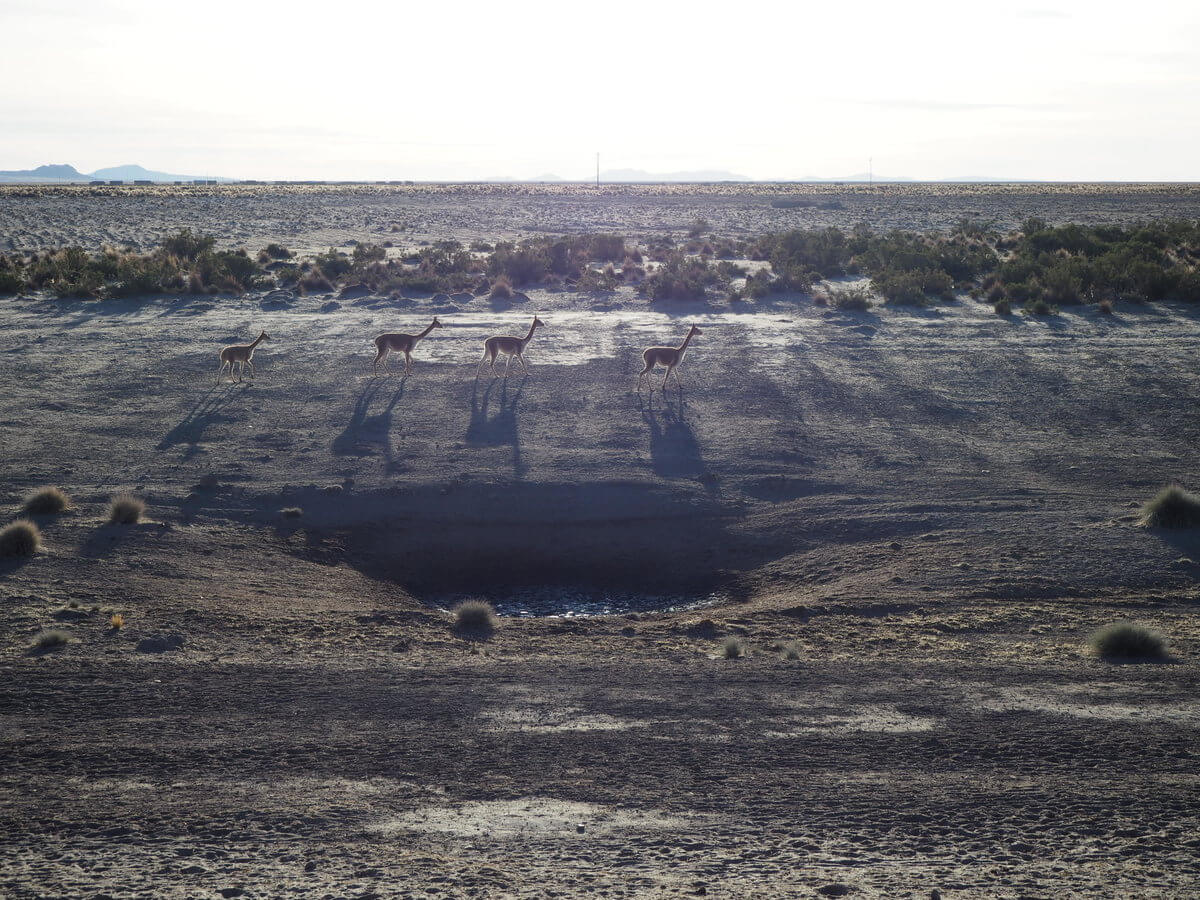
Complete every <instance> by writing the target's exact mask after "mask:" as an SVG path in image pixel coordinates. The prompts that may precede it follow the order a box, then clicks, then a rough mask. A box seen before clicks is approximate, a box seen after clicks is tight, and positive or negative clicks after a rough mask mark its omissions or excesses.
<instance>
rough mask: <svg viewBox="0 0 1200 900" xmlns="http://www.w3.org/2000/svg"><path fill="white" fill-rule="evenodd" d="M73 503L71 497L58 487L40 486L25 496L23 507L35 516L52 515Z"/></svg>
mask: <svg viewBox="0 0 1200 900" xmlns="http://www.w3.org/2000/svg"><path fill="white" fill-rule="evenodd" d="M70 505H71V498H70V497H68V496H67V495H66V494H64V493H63V492H62V491H60V490H59V489H58V488H56V487H44V488H38V489H37V490H36V491H34V492H33V493H32V494H30V495H29V496H28V497H26V498H25V503H24V505H23V506H22V509H24V511H25V512H26V513H29V514H30V515H34V516H52V515H55V514H56V513H60V512H63V511H64V510H66V509H67V508H68V507H69V506H70Z"/></svg>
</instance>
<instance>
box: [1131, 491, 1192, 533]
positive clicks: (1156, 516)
mask: <svg viewBox="0 0 1200 900" xmlns="http://www.w3.org/2000/svg"><path fill="white" fill-rule="evenodd" d="M1139 522H1140V524H1141V525H1142V526H1144V527H1146V528H1196V527H1197V526H1200V497H1198V496H1196V495H1195V494H1193V493H1191V492H1189V491H1185V490H1184V489H1183V488H1182V487H1180V486H1179V485H1177V484H1172V485H1168V486H1167V487H1165V488H1163V489H1162V490H1161V491H1159V492H1158V493H1157V494H1155V495H1154V497H1153V499H1151V500H1149V501H1147V502H1146V503H1145V504H1144V505H1143V506H1142V515H1141V518H1140V519H1139Z"/></svg>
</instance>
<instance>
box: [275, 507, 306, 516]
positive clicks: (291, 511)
mask: <svg viewBox="0 0 1200 900" xmlns="http://www.w3.org/2000/svg"><path fill="white" fill-rule="evenodd" d="M279 514H280V515H281V516H283V517H284V518H285V519H298V518H300V517H301V516H302V515H304V510H303V509H301V508H300V507H299V506H285V507H284V508H283V509H281V510H280V511H279Z"/></svg>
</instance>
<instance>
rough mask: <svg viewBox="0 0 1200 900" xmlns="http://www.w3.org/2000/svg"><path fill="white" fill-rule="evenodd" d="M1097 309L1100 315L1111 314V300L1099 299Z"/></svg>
mask: <svg viewBox="0 0 1200 900" xmlns="http://www.w3.org/2000/svg"><path fill="white" fill-rule="evenodd" d="M1098 309H1099V310H1100V313H1101V314H1102V315H1105V316H1111V315H1112V314H1113V302H1112V301H1111V300H1101V301H1100V304H1099V306H1098Z"/></svg>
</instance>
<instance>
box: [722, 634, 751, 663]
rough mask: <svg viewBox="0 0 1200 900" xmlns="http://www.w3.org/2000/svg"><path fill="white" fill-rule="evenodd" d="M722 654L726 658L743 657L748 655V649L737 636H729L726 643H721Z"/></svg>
mask: <svg viewBox="0 0 1200 900" xmlns="http://www.w3.org/2000/svg"><path fill="white" fill-rule="evenodd" d="M721 655H722V656H724V657H725V658H726V659H741V658H742V657H743V656H745V655H746V650H745V648H744V647H743V646H742V642H741V641H739V640H738V639H737V638H735V637H727V638H725V643H724V644H722V645H721Z"/></svg>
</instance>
